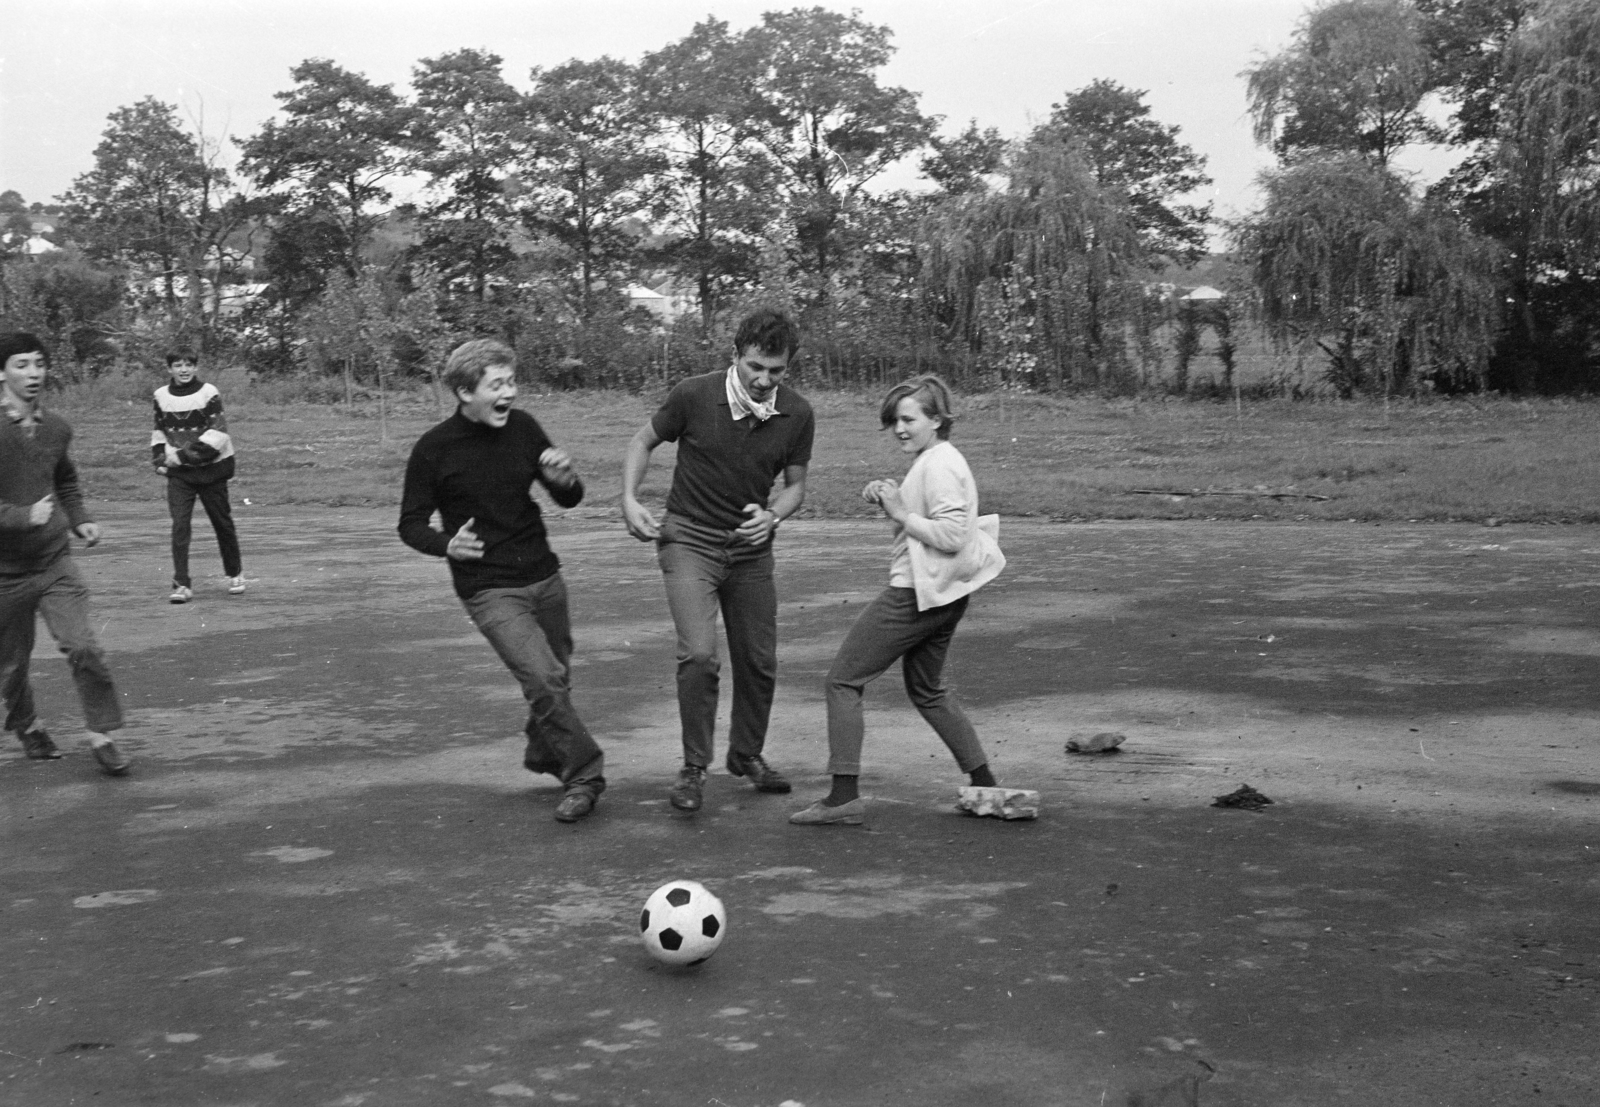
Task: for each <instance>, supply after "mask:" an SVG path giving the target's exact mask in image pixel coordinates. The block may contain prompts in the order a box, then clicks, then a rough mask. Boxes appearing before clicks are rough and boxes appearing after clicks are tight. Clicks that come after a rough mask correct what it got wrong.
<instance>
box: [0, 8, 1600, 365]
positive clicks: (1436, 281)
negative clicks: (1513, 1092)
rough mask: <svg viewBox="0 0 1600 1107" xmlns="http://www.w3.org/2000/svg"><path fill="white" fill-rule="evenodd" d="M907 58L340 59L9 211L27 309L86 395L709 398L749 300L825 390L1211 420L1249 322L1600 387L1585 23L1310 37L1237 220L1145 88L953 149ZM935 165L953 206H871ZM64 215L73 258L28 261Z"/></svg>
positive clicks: (1371, 351) (1385, 355) (1390, 24)
mask: <svg viewBox="0 0 1600 1107" xmlns="http://www.w3.org/2000/svg"><path fill="white" fill-rule="evenodd" d="M891 39H892V35H891V32H890V30H889V28H887V27H883V26H877V25H873V24H871V23H868V22H866V21H864V20H862V19H861V18H860V16H859V14H858V13H852V14H841V13H838V12H831V11H827V10H824V9H821V8H806V9H793V10H790V11H782V12H776V11H775V12H768V13H766V14H765V15H763V16H762V17H761V19H760V21H759V22H758V23H757V24H755V25H754V26H751V27H748V28H745V29H743V30H735V29H733V28H731V27H730V26H729V25H728V24H727V23H726V22H723V21H720V20H717V19H715V18H708V19H706V20H704V21H703V22H701V23H699V24H698V25H696V26H695V27H694V28H693V30H692V31H691V32H690V33H689V34H688V35H687V36H686V37H684V38H683V39H682V40H680V41H677V42H673V43H670V44H668V45H666V46H664V47H662V48H661V49H660V50H657V51H654V52H651V53H647V54H645V55H644V56H643V57H642V58H640V59H639V60H638V61H637V62H627V61H622V60H618V59H615V58H611V57H601V58H598V59H594V60H580V59H574V60H571V61H568V62H565V63H563V64H560V65H556V66H552V67H549V68H543V67H540V68H535V69H533V70H532V71H531V72H530V73H529V74H528V75H527V79H526V81H524V82H521V83H516V82H514V81H513V80H512V79H510V78H508V77H507V75H506V74H505V72H504V66H503V62H502V59H501V58H500V57H499V56H497V55H495V54H494V53H492V52H490V51H488V50H481V49H461V50H457V51H454V52H451V53H446V54H441V55H439V56H437V57H433V58H424V59H422V60H421V61H419V62H418V63H417V64H416V65H415V66H414V67H413V69H412V77H411V82H410V87H409V89H407V90H404V91H397V90H396V89H395V88H393V87H391V86H387V85H380V84H375V83H373V82H372V81H369V80H368V79H367V78H366V77H365V76H363V75H361V74H359V73H354V72H351V71H349V70H347V69H344V68H343V67H341V66H339V65H338V64H336V63H335V62H333V61H331V60H328V59H310V60H307V61H305V62H302V63H301V64H300V65H298V66H296V67H295V68H294V69H293V70H291V72H290V78H291V81H292V85H291V87H289V88H288V89H286V90H284V91H282V92H279V93H277V94H276V99H277V100H278V102H279V108H278V111H277V113H276V115H275V117H274V118H273V119H271V120H268V121H266V122H265V123H263V124H262V125H261V127H260V128H259V130H258V131H257V132H256V133H255V134H253V135H251V136H249V137H247V138H243V139H239V140H235V141H234V142H233V144H232V145H233V149H231V150H229V149H226V148H225V147H224V146H223V144H222V143H221V142H219V141H218V140H216V139H215V138H213V137H211V136H209V135H208V134H207V132H206V129H205V126H204V121H203V120H199V119H185V118H183V117H181V116H180V113H179V111H178V109H177V108H176V107H175V106H173V105H170V104H166V103H163V102H161V101H159V100H157V99H155V98H153V97H148V98H145V99H143V100H141V101H139V102H138V103H135V104H132V105H129V106H127V107H123V108H119V109H118V110H117V111H115V112H113V113H112V114H111V116H110V117H109V118H108V120H107V126H106V129H105V131H104V133H103V135H102V139H101V142H100V144H99V145H98V146H97V147H96V149H95V150H94V154H93V165H92V167H91V168H90V169H89V171H88V172H86V173H84V174H82V175H81V176H79V177H78V178H77V179H76V180H75V181H74V182H73V184H72V187H71V188H70V189H69V190H68V191H67V192H66V193H65V194H63V195H62V196H60V197H58V198H57V199H56V203H55V204H53V205H49V206H44V205H39V204H35V205H33V209H34V210H32V211H29V210H28V206H27V205H26V204H24V203H23V202H22V199H21V198H20V197H18V196H16V194H15V193H8V194H6V195H4V196H0V221H3V224H0V249H3V250H4V251H5V252H6V253H7V255H8V256H6V257H4V258H3V259H0V314H3V315H4V316H5V317H6V318H7V319H8V321H10V324H11V325H13V326H25V327H28V328H29V329H34V330H37V331H39V332H41V333H44V334H47V335H50V336H52V338H53V339H54V340H55V344H56V345H57V347H58V348H60V349H63V350H64V351H68V352H69V355H70V357H71V358H72V360H73V362H74V364H75V366H76V367H77V368H78V371H81V372H93V371H95V369H96V367H98V366H100V365H103V364H109V363H114V362H116V361H117V360H119V359H121V360H128V359H140V358H143V357H148V356H149V354H150V353H151V352H153V351H155V350H157V349H158V348H160V347H163V346H168V345H173V344H176V343H180V342H182V343H185V344H192V345H198V346H201V347H203V348H204V349H205V350H207V351H208V352H209V353H210V354H211V355H212V356H227V357H232V358H238V359H241V360H243V361H245V362H246V363H248V364H250V365H252V366H253V367H255V368H256V369H257V370H259V371H263V372H271V371H280V372H281V371H310V372H315V373H320V374H326V375H328V376H329V377H330V378H332V379H338V380H342V381H343V386H344V388H345V390H346V392H347V394H352V395H353V393H354V391H355V390H356V389H367V388H370V387H374V386H375V387H377V388H379V389H380V390H381V389H382V388H384V387H385V386H386V384H387V383H389V382H393V381H395V380H396V379H397V378H403V377H407V376H415V375H426V374H428V373H429V372H430V371H431V370H433V369H434V368H436V367H437V365H438V364H439V363H440V361H441V360H442V355H443V353H444V351H445V350H446V349H448V347H449V346H450V345H452V344H453V343H455V342H457V341H459V340H461V339H463V338H466V337H471V336H477V335H493V336H497V337H500V338H502V339H504V340H505V341H507V342H509V343H511V344H512V345H513V346H514V347H515V348H516V349H517V350H518V352H519V355H520V358H521V360H522V362H523V364H524V367H525V369H526V371H527V372H529V373H531V374H534V375H536V376H538V377H539V378H540V379H541V380H544V381H546V382H549V383H551V384H554V385H558V386H568V385H611V386H624V387H638V386H640V385H643V384H646V383H649V382H651V381H657V380H660V381H669V380H672V379H676V378H677V377H680V376H682V375H684V374H686V373H690V372H698V371H703V370H705V369H708V368H716V367H719V366H720V365H721V363H722V360H723V358H724V356H725V346H726V340H727V330H728V326H729V321H730V319H732V318H733V317H734V316H736V315H737V314H738V313H740V312H741V311H743V310H745V309H746V308H748V307H749V306H750V305H752V304H753V303H756V302H767V303H777V304H780V305H781V306H784V307H786V308H788V309H790V310H792V311H794V312H796V313H797V314H798V315H799V316H800V317H801V318H802V319H803V321H804V323H805V329H806V334H807V354H808V359H807V373H808V375H810V376H812V378H813V379H818V380H820V381H823V382H826V383H830V384H841V385H847V384H867V383H877V382H880V381H882V380H885V379H895V378H898V377H901V376H904V375H905V374H907V373H909V372H913V371H918V370H937V371H940V372H943V373H945V374H947V375H949V376H950V377H952V378H953V379H956V380H958V381H960V382H963V383H965V384H968V385H969V386H982V387H997V386H998V387H1024V388H1037V389H1073V388H1093V389H1100V390H1116V391H1134V390H1139V389H1148V388H1152V387H1160V388H1166V389H1169V390H1173V389H1176V390H1178V391H1183V390H1185V389H1187V388H1188V375H1187V373H1188V365H1189V360H1190V359H1191V358H1192V357H1193V356H1194V355H1195V353H1196V351H1197V349H1198V338H1197V335H1198V333H1199V326H1200V324H1202V323H1207V322H1209V323H1210V324H1211V325H1212V326H1214V327H1215V328H1216V329H1217V330H1218V333H1219V335H1220V336H1221V339H1222V341H1221V343H1220V345H1219V354H1220V355H1221V356H1222V358H1223V361H1224V364H1225V367H1226V371H1227V372H1231V370H1232V351H1233V349H1234V346H1233V341H1234V338H1235V337H1236V335H1237V333H1238V327H1239V326H1241V325H1243V323H1244V322H1245V321H1246V320H1247V319H1248V320H1254V321H1255V322H1256V323H1258V324H1259V325H1260V326H1261V327H1263V328H1264V329H1265V331H1266V333H1267V334H1268V335H1270V336H1271V337H1272V339H1273V340H1274V341H1275V342H1276V343H1278V345H1279V347H1280V348H1281V349H1282V350H1283V351H1284V352H1285V354H1286V355H1287V354H1297V355H1299V356H1301V357H1311V358H1314V359H1315V360H1316V361H1317V362H1318V363H1319V364H1320V365H1321V366H1322V367H1323V368H1322V372H1323V375H1324V378H1325V380H1326V381H1327V382H1328V384H1329V385H1330V386H1331V387H1332V388H1333V389H1334V390H1335V391H1337V392H1338V393H1339V394H1341V395H1355V394H1359V393H1375V392H1382V393H1384V394H1391V393H1400V392H1407V391H1415V390H1418V389H1444V390H1451V391H1456V390H1479V389H1486V388H1495V389H1515V390H1520V391H1529V392H1533V391H1587V390H1591V389H1592V388H1594V387H1595V386H1596V385H1597V384H1600V269H1597V264H1596V263H1597V259H1600V173H1597V172H1596V169H1597V168H1600V5H1595V4H1593V3H1592V2H1590V0H1410V2H1407V0H1332V2H1326V3H1322V4H1321V5H1319V6H1317V7H1314V8H1312V9H1310V10H1309V11H1308V12H1307V14H1306V15H1305V17H1304V18H1303V20H1302V21H1301V23H1300V25H1299V26H1298V28H1297V31H1296V34H1295V36H1294V38H1293V40H1292V41H1291V43H1290V45H1289V46H1288V47H1287V48H1286V49H1285V50H1283V51H1282V52H1280V53H1278V54H1276V55H1272V56H1267V57H1261V58H1259V59H1258V60H1257V62H1256V63H1255V64H1253V65H1252V67H1251V68H1250V69H1249V70H1248V71H1247V72H1246V73H1245V74H1244V75H1243V77H1244V79H1245V92H1246V95H1247V98H1248V103H1249V108H1250V111H1251V114H1252V117H1253V120H1254V122H1255V128H1256V135H1257V138H1258V139H1259V140H1260V141H1262V142H1263V143H1266V144H1269V145H1270V146H1271V148H1272V149H1273V150H1274V151H1275V153H1276V154H1277V155H1278V159H1279V165H1278V167H1277V168H1275V169H1273V170H1271V171H1269V172H1267V173H1265V174H1263V176H1262V179H1261V181H1260V185H1261V195H1262V200H1261V203H1260V206H1259V208H1258V209H1257V210H1255V211H1253V212H1251V213H1249V214H1248V215H1246V216H1245V217H1243V218H1241V219H1239V220H1237V221H1235V222H1233V223H1230V224H1228V225H1225V226H1220V227H1218V226H1217V225H1216V221H1215V220H1214V218H1213V214H1212V212H1211V211H1210V209H1209V207H1208V206H1206V205H1200V204H1195V203H1193V202H1191V200H1190V197H1192V195H1193V194H1194V193H1195V192H1196V190H1198V189H1200V188H1202V187H1203V186H1205V185H1206V184H1208V183H1210V182H1209V178H1208V177H1207V176H1206V174H1205V158H1204V157H1203V156H1202V155H1201V154H1198V153H1196V152H1195V151H1194V150H1193V149H1191V148H1190V147H1189V146H1188V145H1186V144H1184V143H1183V142H1182V141H1181V138H1180V134H1179V130H1178V128H1177V127H1174V126H1169V125H1166V124H1163V123H1161V122H1159V121H1158V120H1156V119H1154V118H1152V116H1151V112H1150V109H1149V107H1148V106H1147V105H1146V104H1145V103H1144V96H1145V93H1143V92H1142V91H1140V90H1136V89H1129V88H1125V87H1123V86H1121V85H1119V84H1117V83H1115V82H1113V81H1108V80H1097V81H1094V82H1092V83H1090V84H1088V85H1086V86H1084V87H1082V88H1079V89H1077V90H1075V91H1070V92H1067V93H1066V94H1065V95H1064V97H1063V99H1062V101H1061V102H1060V103H1057V104H1054V105H1052V108H1051V112H1050V115H1049V117H1048V118H1047V119H1046V120H1045V121H1043V122H1042V123H1040V124H1039V125H1037V126H1035V127H1033V128H1032V129H1031V130H1029V131H1028V132H1027V133H1024V134H1021V135H1017V136H1003V135H1001V134H1000V133H999V131H998V130H997V129H995V128H993V127H983V126H981V125H980V124H979V123H978V122H977V121H972V122H969V123H968V124H966V126H965V127H964V129H960V130H958V131H955V132H954V133H951V132H950V131H948V130H946V129H944V128H943V127H942V123H943V121H942V120H940V119H937V118H934V117H930V116H928V115H926V114H924V113H923V112H922V111H921V109H920V108H919V106H918V100H917V96H916V94H915V93H913V92H910V91H908V90H906V89H903V88H897V87H892V86H888V85H886V84H885V83H884V82H883V80H882V79H881V73H882V70H883V68H884V66H885V65H886V64H887V62H888V61H889V59H890V57H891V54H892V51H893V46H892V41H891ZM1419 142H1428V143H1446V144H1449V145H1450V146H1453V147H1455V148H1457V149H1458V150H1459V152H1460V154H1461V160H1460V163H1459V165H1458V167H1457V168H1456V169H1455V171H1454V172H1452V173H1451V174H1450V175H1449V176H1448V177H1447V178H1446V179H1444V180H1443V181H1441V182H1439V183H1438V184H1436V185H1434V186H1433V187H1431V188H1429V189H1427V190H1425V191H1424V190H1419V189H1418V188H1417V187H1416V186H1415V185H1414V184H1413V183H1412V182H1411V181H1410V180H1409V179H1408V178H1407V177H1406V176H1405V175H1403V174H1401V173H1400V172H1398V171H1397V170H1396V169H1395V166H1394V159H1395V156H1396V154H1397V153H1398V152H1400V151H1401V150H1403V149H1404V148H1405V147H1406V146H1408V145H1411V144H1415V143H1419ZM907 159H911V160H914V161H915V163H916V164H917V165H918V166H919V168H920V171H921V175H922V178H923V180H925V181H926V182H927V184H926V187H925V188H921V189H918V190H914V191H912V190H894V189H887V188H883V187H881V183H880V182H881V179H882V178H883V176H884V174H885V172H886V171H887V170H888V169H889V168H890V167H891V166H893V165H895V164H896V163H900V162H903V161H905V160H907ZM41 213H43V214H48V215H50V216H51V217H52V218H53V220H54V221H55V222H56V231H55V234H54V238H55V240H56V243H57V244H58V245H60V246H61V247H63V248H62V249H60V250H55V251H51V252H48V253H32V254H26V255H25V254H24V253H23V248H24V245H25V243H26V235H24V234H22V233H16V232H18V231H19V228H21V227H22V226H23V225H25V224H27V222H28V216H29V215H34V216H37V215H39V214H41ZM5 229H10V230H11V231H12V232H13V233H10V234H6V233H5ZM1214 231H1215V232H1220V233H1221V234H1222V235H1223V236H1224V237H1225V238H1226V241H1227V243H1228V246H1229V258H1230V260H1231V262H1232V265H1231V269H1230V270H1229V271H1230V272H1231V273H1232V277H1231V278H1230V280H1229V281H1228V284H1229V287H1228V288H1227V291H1228V293H1229V296H1228V298H1227V299H1226V300H1225V301H1223V302H1222V303H1221V304H1220V305H1216V306H1212V307H1210V308H1206V309H1199V308H1196V307H1194V306H1192V305H1179V304H1177V303H1175V302H1174V301H1173V299H1172V298H1171V296H1170V294H1169V292H1170V288H1169V287H1164V286H1163V283H1162V282H1163V281H1164V280H1170V279H1171V274H1167V275H1166V276H1164V275H1163V269H1165V268H1166V267H1169V266H1174V265H1177V266H1183V265H1186V264H1189V263H1192V262H1195V261H1197V260H1199V259H1200V258H1202V257H1203V256H1204V255H1205V254H1206V252H1207V245H1208V242H1209V241H1210V238H1211V236H1212V234H1213V233H1214ZM641 287H648V288H649V289H651V290H654V291H659V292H665V293H667V294H668V295H670V296H671V297H672V300H673V303H674V305H675V307H676V308H677V309H679V310H676V311H675V312H674V313H673V314H672V318H671V319H670V320H668V319H664V318H663V317H661V316H660V315H652V314H650V313H649V312H648V311H645V310H643V309H641V308H640V307H638V306H637V305H636V304H635V303H634V299H633V297H631V296H630V290H637V289H639V288H641Z"/></svg>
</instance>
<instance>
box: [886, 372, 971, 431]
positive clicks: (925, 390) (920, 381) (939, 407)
mask: <svg viewBox="0 0 1600 1107" xmlns="http://www.w3.org/2000/svg"><path fill="white" fill-rule="evenodd" d="M908 398H909V399H913V400H916V401H917V406H919V407H921V408H922V413H923V414H924V415H926V416H927V417H928V418H929V419H933V420H935V421H936V422H938V424H939V431H938V434H939V437H940V438H945V439H947V438H949V437H950V426H951V424H953V423H954V422H955V421H956V414H955V403H954V402H953V401H952V400H951V398H950V386H949V385H948V384H945V383H944V378H942V377H940V376H938V375H937V374H935V373H923V374H921V375H920V376H916V377H912V378H910V379H909V380H903V381H901V382H900V383H899V384H897V385H895V386H894V387H893V388H891V389H889V394H888V395H887V396H885V397H884V398H883V406H882V407H881V408H879V409H878V422H880V423H882V424H883V426H884V429H885V430H887V429H888V428H889V427H892V426H894V419H895V416H896V415H897V414H898V413H899V408H900V401H901V400H904V399H908Z"/></svg>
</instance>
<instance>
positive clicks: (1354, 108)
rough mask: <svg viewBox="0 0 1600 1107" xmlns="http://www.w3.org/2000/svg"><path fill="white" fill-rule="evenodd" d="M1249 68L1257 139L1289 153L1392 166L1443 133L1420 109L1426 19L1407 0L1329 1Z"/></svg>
mask: <svg viewBox="0 0 1600 1107" xmlns="http://www.w3.org/2000/svg"><path fill="white" fill-rule="evenodd" d="M1244 75H1245V76H1246V78H1247V79H1248V82H1249V84H1248V94H1249V97H1250V114H1251V115H1252V116H1253V117H1254V123H1255V136H1256V141H1258V142H1261V143H1269V144H1271V146H1272V148H1273V150H1274V151H1276V152H1277V154H1278V156H1279V157H1280V158H1282V159H1283V160H1285V161H1289V160H1294V159H1295V158H1297V157H1299V156H1301V155H1303V154H1306V153H1324V154H1328V153H1333V152H1336V151H1345V152H1352V153H1357V154H1360V155H1361V156H1362V157H1364V158H1367V159H1368V160H1370V161H1372V162H1374V163H1375V164H1377V165H1386V164H1388V162H1389V159H1390V158H1392V157H1393V156H1394V154H1395V152H1396V151H1397V150H1399V149H1400V148H1401V147H1403V146H1405V145H1407V144H1409V143H1412V142H1417V141H1435V140H1437V139H1438V138H1439V133H1438V129H1437V128H1436V127H1435V126H1434V125H1433V123H1432V122H1431V121H1430V120H1429V119H1428V117H1427V116H1426V115H1425V114H1424V113H1423V110H1422V99H1423V97H1424V96H1426V95H1427V93H1428V91H1429V89H1430V88H1431V87H1432V83H1433V74H1432V71H1431V68H1430V64H1429V58H1428V51H1427V43H1426V41H1425V37H1424V27H1423V20H1422V17H1421V16H1420V15H1419V14H1418V13H1417V11H1416V9H1415V8H1414V7H1413V6H1412V5H1411V4H1408V3H1406V2H1405V0H1331V2H1327V3H1323V4H1321V5H1320V6H1318V7H1316V8H1314V9H1313V10H1312V11H1311V12H1310V13H1309V14H1307V16H1306V17H1305V19H1304V20H1303V21H1302V22H1301V23H1300V25H1299V27H1297V28H1296V29H1295V37H1294V41H1293V42H1292V43H1291V44H1290V45H1289V47H1288V48H1287V49H1285V50H1284V51H1282V52H1281V53H1279V54H1275V55H1273V56H1272V57H1269V58H1263V59H1261V60H1260V61H1258V62H1257V63H1256V64H1255V65H1254V66H1252V67H1251V68H1250V69H1248V70H1246V71H1245V74H1244Z"/></svg>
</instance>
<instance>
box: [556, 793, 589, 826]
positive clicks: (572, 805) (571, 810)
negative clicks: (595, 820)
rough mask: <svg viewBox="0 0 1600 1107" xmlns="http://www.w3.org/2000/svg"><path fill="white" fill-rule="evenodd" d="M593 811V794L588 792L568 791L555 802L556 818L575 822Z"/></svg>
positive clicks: (564, 821)
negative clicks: (559, 800) (558, 801)
mask: <svg viewBox="0 0 1600 1107" xmlns="http://www.w3.org/2000/svg"><path fill="white" fill-rule="evenodd" d="M593 812H594V796H592V795H590V794H589V793H588V792H568V793H567V794H566V795H564V796H562V797H561V802H560V803H558V804H556V820H557V821H558V822H563V823H575V822H577V821H578V820H579V819H581V818H584V817H585V816H587V815H590V814H592V813H593Z"/></svg>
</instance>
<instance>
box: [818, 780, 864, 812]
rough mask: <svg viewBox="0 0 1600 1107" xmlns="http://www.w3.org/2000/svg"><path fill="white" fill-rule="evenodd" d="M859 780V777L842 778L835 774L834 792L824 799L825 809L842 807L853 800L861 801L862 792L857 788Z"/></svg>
mask: <svg viewBox="0 0 1600 1107" xmlns="http://www.w3.org/2000/svg"><path fill="white" fill-rule="evenodd" d="M859 779H860V778H859V777H853V776H840V775H838V774H837V773H835V774H834V777H833V791H831V792H829V793H828V794H827V796H826V797H824V798H823V801H822V805H823V806H824V807H841V806H843V805H844V804H847V803H849V802H850V801H851V800H854V799H860V798H861V792H860V791H859V790H858V789H857V787H856V784H857V781H858V780H859Z"/></svg>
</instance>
